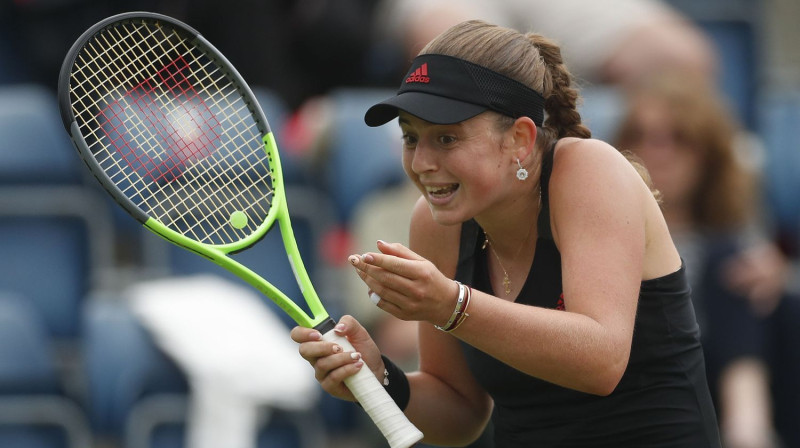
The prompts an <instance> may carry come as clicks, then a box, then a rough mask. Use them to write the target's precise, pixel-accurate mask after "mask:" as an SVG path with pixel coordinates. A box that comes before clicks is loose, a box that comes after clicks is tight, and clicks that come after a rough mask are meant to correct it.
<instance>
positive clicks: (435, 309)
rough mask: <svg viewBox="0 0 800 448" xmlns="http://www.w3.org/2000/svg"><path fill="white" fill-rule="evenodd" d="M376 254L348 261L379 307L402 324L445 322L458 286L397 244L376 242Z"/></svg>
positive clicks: (350, 257)
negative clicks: (408, 321) (407, 322)
mask: <svg viewBox="0 0 800 448" xmlns="http://www.w3.org/2000/svg"><path fill="white" fill-rule="evenodd" d="M378 250H379V251H380V253H373V252H370V253H366V254H364V255H351V256H349V257H348V261H349V262H350V263H351V264H352V265H353V266H354V267H355V268H356V272H357V273H358V276H359V277H361V280H363V281H364V283H366V284H367V286H368V287H369V289H370V290H371V291H373V292H374V293H376V294H377V295H378V296H380V298H381V299H380V301H378V304H377V305H378V307H379V308H381V309H383V310H384V311H386V312H388V313H391V314H392V315H394V316H395V317H397V318H399V319H402V320H416V321H428V322H431V323H433V324H436V325H443V324H444V323H445V322H447V320H448V319H449V318H450V315H451V314H452V313H453V309H454V306H455V301H456V299H457V296H458V284H457V283H456V282H454V281H453V280H451V279H449V278H447V277H446V276H445V275H444V274H442V273H441V272H440V271H439V270H438V269H437V268H436V266H435V265H434V264H433V263H431V262H430V261H428V260H426V259H425V258H423V257H421V256H419V255H417V254H416V253H414V252H413V251H412V250H411V249H409V248H407V247H405V246H403V245H402V244H400V243H387V242H385V241H378Z"/></svg>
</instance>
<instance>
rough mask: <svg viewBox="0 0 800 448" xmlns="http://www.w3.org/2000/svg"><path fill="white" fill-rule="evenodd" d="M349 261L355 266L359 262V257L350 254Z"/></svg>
mask: <svg viewBox="0 0 800 448" xmlns="http://www.w3.org/2000/svg"><path fill="white" fill-rule="evenodd" d="M347 261H349V262H350V264H352V265H353V266H355V265H356V264H358V257H357V256H355V255H350V256H349V257H347Z"/></svg>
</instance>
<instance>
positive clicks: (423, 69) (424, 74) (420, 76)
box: [406, 62, 431, 84]
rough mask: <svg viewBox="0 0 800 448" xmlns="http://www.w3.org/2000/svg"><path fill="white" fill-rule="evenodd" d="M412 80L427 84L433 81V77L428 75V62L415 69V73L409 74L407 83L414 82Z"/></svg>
mask: <svg viewBox="0 0 800 448" xmlns="http://www.w3.org/2000/svg"><path fill="white" fill-rule="evenodd" d="M412 82H422V83H425V84H427V83H429V82H431V78H429V77H428V63H427V62H426V63H424V64H422V65H420V66H419V68H417V69H416V70H414V73H412V74H411V75H409V76H408V78H406V84H408V83H412Z"/></svg>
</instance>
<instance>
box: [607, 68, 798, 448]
mask: <svg viewBox="0 0 800 448" xmlns="http://www.w3.org/2000/svg"><path fill="white" fill-rule="evenodd" d="M628 101H629V102H628V110H627V113H626V114H625V116H624V119H623V121H622V123H621V126H620V129H619V134H618V138H617V141H616V145H617V147H618V148H619V149H620V150H630V151H632V152H633V153H634V154H636V155H637V156H638V157H640V158H641V160H642V161H643V162H644V164H645V166H646V167H647V168H648V170H649V172H650V175H651V176H652V180H653V183H654V184H655V186H656V188H658V189H659V191H660V192H661V194H662V199H663V210H664V216H665V218H666V220H667V224H668V225H669V227H670V231H671V233H672V235H673V238H674V239H675V242H676V245H677V246H678V249H679V251H680V252H681V255H682V256H683V258H684V260H685V263H686V266H687V272H688V273H689V279H690V282H691V283H692V289H693V299H694V304H695V308H696V312H697V315H698V321H699V323H700V328H701V334H702V337H703V344H704V349H705V352H706V367H707V373H708V376H709V385H710V387H711V390H712V395H713V397H714V399H715V402H716V406H717V412H718V413H719V414H720V420H719V421H720V427H721V434H722V437H723V441H724V442H725V445H726V446H728V447H736V448H756V447H758V448H765V447H774V446H778V445H776V443H777V442H776V440H775V437H774V429H773V416H772V412H773V408H772V397H771V396H770V369H771V368H772V369H782V368H783V366H779V365H772V366H770V365H769V363H770V356H769V351H768V349H767V348H768V344H771V343H773V342H774V341H773V340H772V339H770V336H771V334H772V332H773V331H774V329H771V328H770V327H769V325H770V320H765V317H764V316H767V315H770V314H772V313H773V312H774V310H775V308H776V307H777V306H778V305H779V304H780V303H781V301H790V300H793V299H792V298H788V297H785V296H786V294H785V288H784V287H785V284H786V280H787V275H788V264H787V261H786V259H785V258H784V257H783V256H782V254H781V253H780V252H779V251H778V250H777V249H776V248H775V247H774V246H773V245H772V244H771V243H770V242H769V241H768V239H767V238H766V235H764V234H763V232H761V229H763V226H762V224H763V223H762V222H760V221H761V218H762V214H761V212H763V211H762V210H759V209H758V207H757V202H756V200H757V199H758V198H759V193H758V183H757V182H758V178H757V174H758V172H757V170H756V169H755V168H754V167H753V166H752V165H749V164H748V162H747V161H748V157H747V154H746V152H747V151H748V149H751V148H747V147H744V146H743V145H741V144H740V143H741V142H743V141H744V139H743V138H742V133H741V131H740V129H741V128H740V127H739V125H738V124H736V123H735V122H734V121H733V119H732V118H731V116H730V113H729V109H728V108H727V106H726V105H725V104H724V103H723V102H722V100H721V98H720V97H719V96H718V92H717V90H716V88H715V86H713V85H710V84H708V82H707V81H706V80H699V79H697V78H694V77H689V76H677V75H663V76H659V77H656V78H653V79H651V80H647V81H646V82H643V83H641V84H639V85H638V86H637V87H636V88H635V89H632V90H631V92H630V97H629V99H628ZM756 266H757V267H758V269H754V268H753V267H756ZM794 325H795V326H796V323H795V324H794ZM787 392H789V391H779V393H787ZM788 446H794V445H788Z"/></svg>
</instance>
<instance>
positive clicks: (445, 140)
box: [439, 135, 456, 146]
mask: <svg viewBox="0 0 800 448" xmlns="http://www.w3.org/2000/svg"><path fill="white" fill-rule="evenodd" d="M455 142H456V138H455V136H453V135H441V136H439V143H440V144H441V145H444V146H448V145H452V144H453V143H455Z"/></svg>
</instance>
